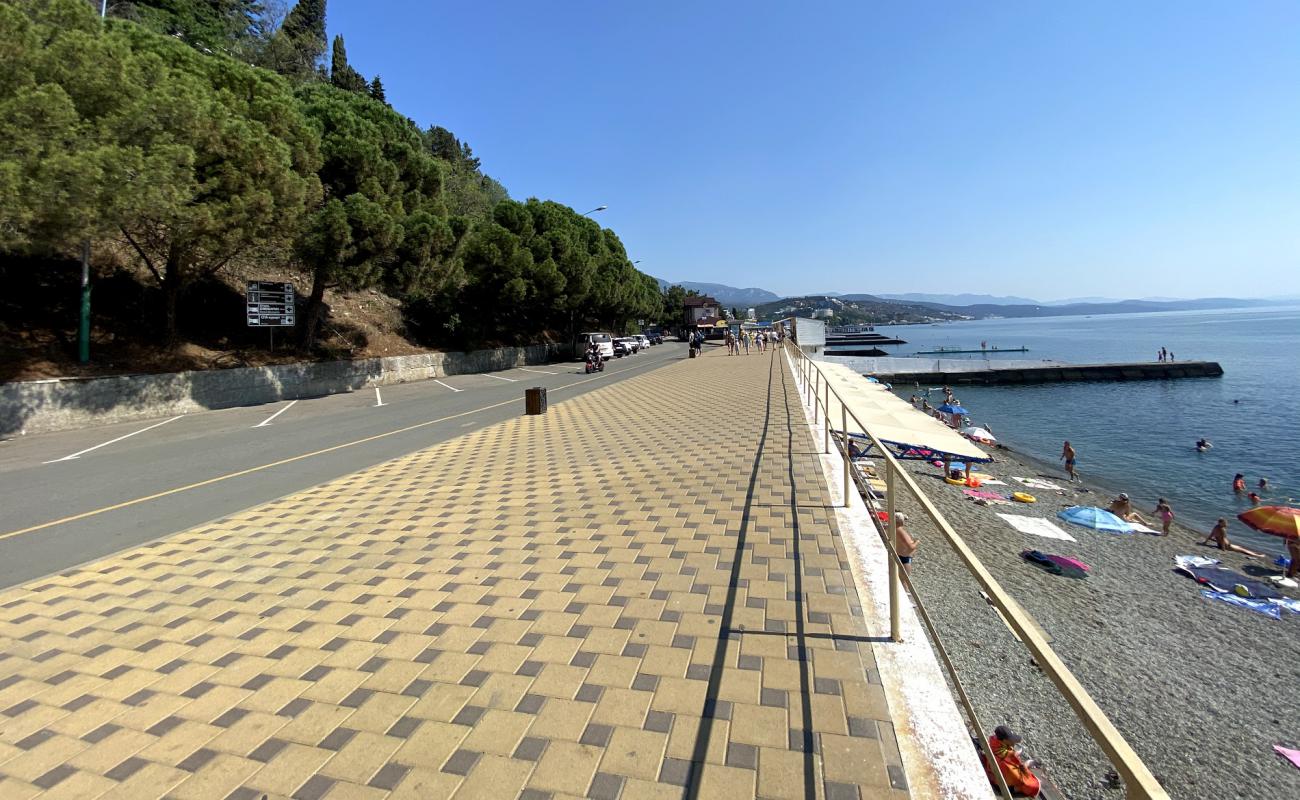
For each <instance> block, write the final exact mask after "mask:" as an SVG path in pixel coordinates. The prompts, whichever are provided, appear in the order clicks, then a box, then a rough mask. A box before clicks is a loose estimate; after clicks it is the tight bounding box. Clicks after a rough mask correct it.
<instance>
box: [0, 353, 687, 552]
mask: <svg viewBox="0 0 1300 800" xmlns="http://www.w3.org/2000/svg"><path fill="white" fill-rule="evenodd" d="M661 360H662V359H661ZM651 363H653V362H651ZM639 366H645V365H637V366H633V367H628V368H627V369H620V370H618V372H628V371H631V370H633V369H637V368H638V367H639ZM602 379H603V378H586V379H584V380H580V381H574V382H573V383H570V384H566V385H564V386H557V387H556V388H554V389H552V390H551V391H555V392H558V391H560V390H561V389H569V388H572V387H574V386H581V385H582V384H584V383H590V382H592V381H596V380H602ZM517 402H519V401H518V400H517V399H514V400H505V401H503V402H500V403H493V404H492V405H488V406H481V407H479V408H472V409H470V410H469V411H462V412H460V413H459V414H452V415H450V416H447V417H439V418H438V419H431V420H426V421H425V422H417V423H416V424H414V425H408V426H406V427H405V428H398V429H396V430H391V431H385V432H384V433H377V434H375V435H374V436H367V437H365V438H364V439H356V440H354V441H351V442H344V443H342V444H336V445H333V446H332V447H325V448H322V449H320V450H313V451H312V452H310V453H302V454H300V455H296V456H290V457H289V458H283V459H280V460H279V461H272V462H271V463H269V464H261V465H259V466H256V467H249V468H248V469H241V470H239V471H237V472H229V473H227V474H225V475H218V476H217V477H215V478H208V479H207V480H202V481H198V482H196V483H190V484H187V485H185V486H177V487H175V488H173V489H167V490H166V491H162V492H157V493H156V494H151V495H147V496H145V497H137V498H135V499H133V500H126V501H123V502H121V503H116V504H114V505H111V506H103V507H102V508H96V509H92V510H90V511H83V512H81V513H80V514H73V515H71V516H68V517H62V518H60V519H55V520H50V521H49V522H42V523H41V524H39V525H32V526H30V527H27V528H19V529H18V530H16V531H9V532H8V533H4V534H0V540H4V539H12V538H13V537H15V536H22V535H23V534H26V533H35V532H36V531H40V530H44V529H46V528H53V527H54V526H56V525H63V524H66V523H68V522H76V521H77V520H81V519H86V518H87V517H94V516H98V515H100V514H105V513H108V512H109V511H117V510H118V509H121V508H129V507H131V506H136V505H139V504H141V503H148V502H149V501H151V500H157V499H159V498H163V497H168V496H170V495H173V494H180V493H181V492H188V491H190V490H191V489H199V488H202V487H204V486H210V485H212V484H214V483H220V482H222V481H226V480H230V479H231V478H239V477H242V476H244V475H251V474H252V473H254V472H261V471H263V470H268V469H272V468H274V467H280V466H284V465H285V464H292V463H293V462H295V461H302V460H303V459H305V458H313V457H315V456H320V455H324V454H326V453H332V452H334V451H335V450H342V449H344V448H347V447H353V446H355V445H359V444H365V443H367V442H373V441H376V440H377V439H385V438H387V437H389V436H396V435H397V434H399V433H408V432H410V431H413V430H417V429H419V428H426V427H428V426H430V425H436V424H438V423H439V422H446V421H447V420H452V419H459V418H460V417H467V416H469V415H470V414H477V413H479V412H480V411H489V410H491V409H494V408H500V407H502V406H508V405H511V404H512V403H517Z"/></svg>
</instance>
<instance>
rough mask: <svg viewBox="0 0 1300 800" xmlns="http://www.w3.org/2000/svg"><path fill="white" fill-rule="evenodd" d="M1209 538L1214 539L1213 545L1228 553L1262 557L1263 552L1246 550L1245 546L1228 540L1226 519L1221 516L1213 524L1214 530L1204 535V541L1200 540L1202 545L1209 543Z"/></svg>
mask: <svg viewBox="0 0 1300 800" xmlns="http://www.w3.org/2000/svg"><path fill="white" fill-rule="evenodd" d="M1210 540H1214V544H1215V545H1216V546H1217V547H1218V548H1219V549H1220V550H1223V551H1225V552H1228V553H1241V554H1242V555H1243V556H1247V557H1249V558H1263V557H1264V554H1263V553H1256V552H1255V551H1254V550H1247V549H1246V548H1244V547H1242V546H1241V545H1239V544H1233V543H1232V542H1231V541H1229V540H1228V520H1226V519H1224V518H1223V517H1219V521H1218V523H1216V524H1215V526H1214V530H1212V531H1210V535H1209V536H1206V537H1205V541H1203V542H1201V544H1203V545H1204V544H1209V543H1210Z"/></svg>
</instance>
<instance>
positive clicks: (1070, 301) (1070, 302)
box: [1041, 297, 1157, 306]
mask: <svg viewBox="0 0 1300 800" xmlns="http://www.w3.org/2000/svg"><path fill="white" fill-rule="evenodd" d="M1143 299H1144V300H1152V301H1155V300H1157V298H1154V297H1146V298H1143ZM1120 302H1123V301H1122V300H1118V299H1116V298H1114V297H1067V298H1065V299H1064V300H1048V301H1046V302H1044V303H1042V304H1041V305H1045V306H1077V305H1079V304H1080V303H1120Z"/></svg>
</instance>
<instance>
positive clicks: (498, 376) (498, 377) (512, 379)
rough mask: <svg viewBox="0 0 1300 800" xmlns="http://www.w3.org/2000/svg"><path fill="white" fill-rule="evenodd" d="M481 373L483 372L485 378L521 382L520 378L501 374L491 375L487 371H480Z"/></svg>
mask: <svg viewBox="0 0 1300 800" xmlns="http://www.w3.org/2000/svg"><path fill="white" fill-rule="evenodd" d="M479 374H481V375H482V376H483V377H484V378H496V379H497V380H499V381H509V382H510V383H519V379H518V378H503V377H501V376H500V375H489V374H487V373H486V372H483V373H479Z"/></svg>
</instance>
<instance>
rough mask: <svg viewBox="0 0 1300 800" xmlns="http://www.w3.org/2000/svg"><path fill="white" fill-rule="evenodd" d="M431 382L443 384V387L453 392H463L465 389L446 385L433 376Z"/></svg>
mask: <svg viewBox="0 0 1300 800" xmlns="http://www.w3.org/2000/svg"><path fill="white" fill-rule="evenodd" d="M433 382H434V383H436V384H438V385H439V386H443V387H445V388H447V389H451V390H452V391H453V392H463V391H465V390H464V389H457V388H456V387H455V386H447V384H445V383H443V382H442V381H440V380H438V379H437V378H434V379H433Z"/></svg>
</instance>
